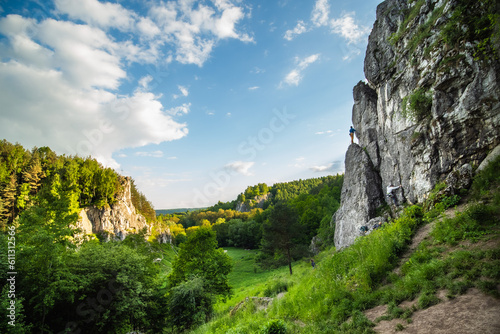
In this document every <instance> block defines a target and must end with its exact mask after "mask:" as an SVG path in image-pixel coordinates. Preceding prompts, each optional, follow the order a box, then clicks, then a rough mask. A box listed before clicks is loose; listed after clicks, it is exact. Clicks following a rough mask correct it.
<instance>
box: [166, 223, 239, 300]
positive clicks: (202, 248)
mask: <svg viewBox="0 0 500 334" xmlns="http://www.w3.org/2000/svg"><path fill="white" fill-rule="evenodd" d="M231 266H232V264H231V259H230V258H229V257H228V256H227V255H226V254H225V253H224V251H223V249H222V248H217V239H216V235H215V232H214V231H213V230H212V229H211V228H210V227H200V228H198V229H196V230H195V231H194V232H193V233H191V234H188V237H187V240H186V242H184V243H183V244H181V246H180V248H179V253H178V256H177V257H176V258H175V259H174V261H173V263H172V272H171V273H170V275H169V276H168V279H169V286H170V288H171V289H172V288H174V287H176V286H178V285H179V284H181V283H183V282H186V281H188V280H190V279H191V277H193V276H194V277H201V278H202V279H203V280H204V284H203V285H204V289H206V290H207V291H208V293H210V294H212V295H214V296H219V297H222V298H223V299H224V298H226V297H228V296H230V295H231V287H230V286H229V284H228V275H229V273H230V271H231Z"/></svg>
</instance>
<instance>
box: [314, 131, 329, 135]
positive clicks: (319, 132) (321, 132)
mask: <svg viewBox="0 0 500 334" xmlns="http://www.w3.org/2000/svg"><path fill="white" fill-rule="evenodd" d="M331 133H333V131H332V130H327V131H318V132H316V133H315V134H316V135H327V134H331Z"/></svg>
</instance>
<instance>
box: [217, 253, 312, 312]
mask: <svg viewBox="0 0 500 334" xmlns="http://www.w3.org/2000/svg"><path fill="white" fill-rule="evenodd" d="M224 250H226V251H227V254H228V255H229V256H230V257H231V259H232V260H233V271H232V272H231V274H230V275H229V284H230V285H231V287H232V288H233V293H234V294H233V296H232V297H231V298H230V299H228V300H227V301H226V302H219V303H218V304H217V305H216V307H215V309H216V311H217V312H225V311H227V310H228V309H230V308H232V307H234V306H235V305H236V304H238V303H239V302H241V301H242V300H244V299H245V298H246V297H253V296H255V297H257V296H260V297H265V296H267V297H269V296H271V295H273V294H276V291H277V290H280V289H286V288H287V287H286V286H284V285H285V284H288V283H280V282H287V281H289V280H290V278H289V276H290V273H289V271H288V266H283V267H280V268H277V269H273V270H263V269H261V268H260V267H259V265H258V264H257V263H255V258H256V256H257V252H258V251H257V250H245V249H240V248H234V247H225V248H224ZM306 267H307V265H306V264H305V263H304V262H302V261H298V262H295V263H293V269H294V270H295V271H298V272H302V271H303V270H304V269H306ZM280 285H281V286H280ZM280 292H281V291H280ZM278 293H279V292H278Z"/></svg>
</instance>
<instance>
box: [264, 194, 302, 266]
mask: <svg viewBox="0 0 500 334" xmlns="http://www.w3.org/2000/svg"><path fill="white" fill-rule="evenodd" d="M304 232H305V230H304V227H303V225H301V224H300V223H299V222H298V219H297V214H296V213H295V211H294V210H293V209H292V208H291V207H290V206H288V205H287V204H286V203H281V202H280V203H278V204H276V205H275V206H274V210H273V211H272V212H271V214H270V215H269V219H268V220H267V221H266V223H264V225H263V231H262V246H261V250H262V252H263V253H264V255H265V256H267V258H268V259H273V260H277V261H278V262H283V261H280V260H283V259H284V261H285V262H286V263H287V264H288V268H289V269H290V275H292V273H293V272H292V261H293V260H294V259H296V258H299V257H301V256H303V255H305V249H306V247H305V240H304V239H305V238H304V237H305V233H304Z"/></svg>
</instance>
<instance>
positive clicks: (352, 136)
mask: <svg viewBox="0 0 500 334" xmlns="http://www.w3.org/2000/svg"><path fill="white" fill-rule="evenodd" d="M354 132H356V130H355V129H354V128H353V127H352V126H351V128H350V129H349V136H351V144H354Z"/></svg>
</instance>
